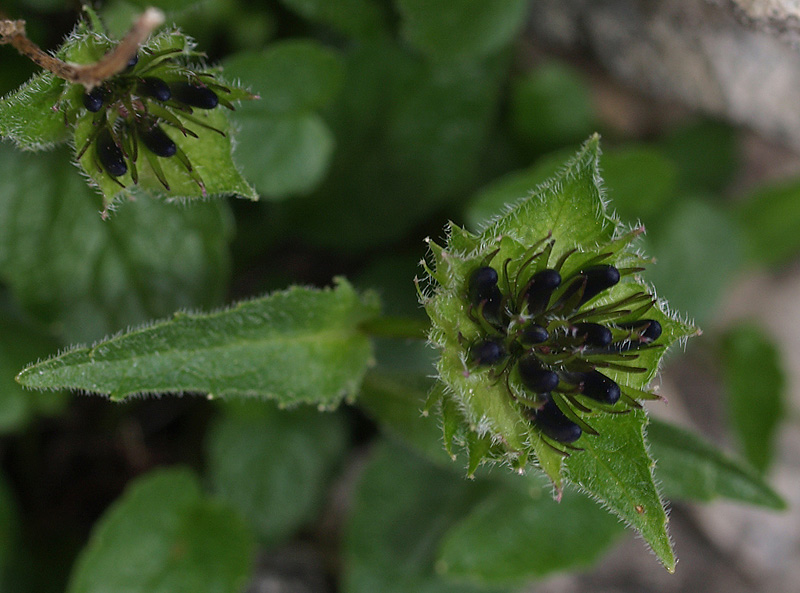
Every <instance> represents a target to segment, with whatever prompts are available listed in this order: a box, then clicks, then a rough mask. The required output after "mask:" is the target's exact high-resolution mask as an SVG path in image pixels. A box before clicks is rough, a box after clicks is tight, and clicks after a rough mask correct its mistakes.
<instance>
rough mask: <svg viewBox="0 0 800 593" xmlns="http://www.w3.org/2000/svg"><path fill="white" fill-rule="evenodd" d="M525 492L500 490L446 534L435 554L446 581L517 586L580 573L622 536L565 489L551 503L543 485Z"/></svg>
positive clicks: (596, 509) (604, 515) (607, 518)
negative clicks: (572, 572)
mask: <svg viewBox="0 0 800 593" xmlns="http://www.w3.org/2000/svg"><path fill="white" fill-rule="evenodd" d="M532 483H534V484H535V486H532V487H531V488H529V489H525V488H523V487H521V485H518V486H514V487H512V486H505V485H504V486H501V487H498V488H497V491H496V492H494V493H492V494H491V495H490V496H488V497H486V499H484V500H483V501H481V502H480V504H478V505H477V506H476V507H475V508H474V509H472V511H471V512H470V513H469V514H468V515H467V516H466V517H464V518H463V519H462V520H461V521H459V522H458V523H456V524H455V525H454V526H453V527H452V528H451V529H450V530H449V531H448V532H447V535H446V536H445V538H444V541H443V543H442V547H441V552H440V556H439V558H440V564H439V566H440V567H441V570H443V571H444V573H445V574H447V575H448V576H452V577H454V578H464V579H469V580H471V581H478V582H482V583H494V584H514V583H517V584H519V583H522V582H524V581H528V580H531V579H534V578H540V577H543V576H545V575H548V574H552V573H554V572H564V571H568V570H577V569H580V568H586V567H589V566H591V565H592V564H594V563H595V562H596V561H597V560H598V559H599V558H600V556H601V555H602V554H603V553H604V552H605V551H606V550H607V549H608V547H609V546H610V545H611V544H613V543H614V542H615V541H616V540H617V539H618V538H619V537H620V535H622V534H623V533H624V531H625V529H624V526H623V525H622V524H621V523H620V522H619V521H618V520H617V518H616V517H614V516H612V515H610V514H609V513H608V512H606V511H605V510H603V509H602V508H601V507H600V506H599V505H597V503H595V502H594V501H592V500H590V499H588V498H587V497H586V496H584V495H582V494H579V493H578V492H575V491H574V490H568V491H566V492H565V493H564V495H563V498H562V499H561V500H560V501H555V500H554V499H553V496H552V493H551V489H550V487H549V485H548V484H546V483H545V482H544V480H540V481H538V484H536V482H535V481H533V482H532Z"/></svg>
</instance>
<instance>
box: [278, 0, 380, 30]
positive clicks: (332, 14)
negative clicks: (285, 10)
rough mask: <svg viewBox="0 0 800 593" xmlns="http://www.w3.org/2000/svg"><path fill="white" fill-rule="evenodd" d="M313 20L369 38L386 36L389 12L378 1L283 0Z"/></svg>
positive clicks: (282, 0)
mask: <svg viewBox="0 0 800 593" xmlns="http://www.w3.org/2000/svg"><path fill="white" fill-rule="evenodd" d="M281 2H282V3H283V4H284V5H286V6H287V7H289V8H290V9H292V10H294V11H295V12H297V13H298V14H300V15H301V16H303V17H305V18H306V19H308V20H310V21H314V22H317V23H321V24H323V25H328V26H329V27H332V28H333V29H335V30H337V31H339V32H340V33H343V34H344V35H347V36H350V37H354V38H356V39H359V40H368V39H373V38H375V37H380V36H385V35H386V24H387V23H386V20H387V19H386V14H385V12H384V10H383V8H382V5H381V4H380V3H379V2H376V1H375V0H281Z"/></svg>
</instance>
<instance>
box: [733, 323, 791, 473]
mask: <svg viewBox="0 0 800 593" xmlns="http://www.w3.org/2000/svg"><path fill="white" fill-rule="evenodd" d="M720 353H721V362H722V369H723V379H724V383H725V386H726V391H727V396H728V397H727V404H728V406H727V407H728V414H729V416H730V419H731V423H732V425H733V428H734V430H735V431H736V433H737V435H738V437H739V441H740V443H741V444H742V446H743V449H744V456H745V458H746V459H747V460H748V461H749V462H750V463H751V464H753V466H754V467H755V468H756V469H758V470H759V471H761V472H762V473H764V472H766V470H767V469H768V468H769V464H770V462H771V461H772V453H773V449H774V445H775V436H776V429H777V427H778V424H779V422H780V420H781V418H782V416H783V409H784V407H783V394H784V390H785V387H786V378H785V373H784V370H783V367H782V365H781V361H780V353H779V351H778V347H777V346H776V344H775V342H774V341H773V340H772V339H771V338H770V337H769V336H768V335H766V334H765V333H764V331H763V330H762V329H761V328H759V327H758V326H756V325H753V324H740V325H737V326H734V327H732V328H730V329H729V330H728V331H726V332H725V335H724V336H723V337H722V344H721V352H720Z"/></svg>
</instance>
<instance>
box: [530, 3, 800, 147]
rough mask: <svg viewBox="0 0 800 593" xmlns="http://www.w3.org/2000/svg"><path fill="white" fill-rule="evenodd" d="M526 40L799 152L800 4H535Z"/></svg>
mask: <svg viewBox="0 0 800 593" xmlns="http://www.w3.org/2000/svg"><path fill="white" fill-rule="evenodd" d="M530 31H531V37H532V38H533V39H534V40H536V41H537V42H539V43H541V44H543V45H553V44H555V45H557V46H561V47H562V48H565V49H570V50H581V51H583V52H585V53H589V54H590V56H591V57H593V58H594V59H596V60H597V61H599V62H600V63H601V64H602V65H603V66H604V67H605V68H606V69H607V70H608V71H609V72H611V73H612V74H613V75H614V76H616V77H617V78H619V79H621V80H623V81H624V82H625V83H626V84H629V85H632V86H634V87H636V88H638V89H640V90H643V91H645V92H647V93H649V94H652V95H655V96H659V97H664V98H668V99H674V100H678V101H680V102H682V103H685V104H687V105H689V106H690V107H693V108H696V109H699V110H701V111H703V112H705V113H708V114H710V115H714V116H718V117H721V118H724V119H727V120H729V121H732V122H734V123H736V124H740V125H744V126H747V127H750V128H752V129H754V130H757V131H758V132H760V133H762V134H764V135H766V136H768V137H770V138H773V139H775V140H778V141H780V142H782V143H784V144H786V145H788V146H791V147H793V148H795V149H800V110H799V109H797V105H800V2H798V1H796V0H795V1H779V0H717V1H715V2H710V1H700V0H661V1H659V2H652V1H650V0H535V1H534V2H533V8H532V11H531V21H530Z"/></svg>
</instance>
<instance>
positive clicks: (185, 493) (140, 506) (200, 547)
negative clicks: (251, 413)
mask: <svg viewBox="0 0 800 593" xmlns="http://www.w3.org/2000/svg"><path fill="white" fill-rule="evenodd" d="M252 553H253V545H252V539H251V536H250V533H249V532H248V531H247V528H246V526H245V524H244V523H243V521H242V519H241V518H240V517H239V516H238V515H237V514H236V513H235V512H234V511H233V510H232V509H230V508H228V507H227V506H224V505H222V504H221V503H219V502H216V501H211V500H208V499H206V498H204V497H203V495H202V493H201V491H200V485H199V484H198V481H197V478H196V477H195V476H194V475H193V474H192V473H191V472H190V471H188V470H185V469H167V470H157V471H154V472H151V473H149V474H147V475H145V476H143V477H142V478H139V479H138V480H136V481H135V482H133V483H132V484H131V485H130V486H129V487H128V489H127V490H126V492H125V493H124V494H123V496H122V498H120V499H119V500H118V501H117V502H116V504H115V505H114V506H113V507H111V508H110V509H109V510H108V511H107V512H106V514H105V515H104V516H103V517H102V518H101V519H100V521H99V523H98V524H97V525H96V526H95V528H94V531H93V533H92V537H91V539H90V541H89V544H88V545H87V547H86V548H85V549H84V550H83V552H82V553H81V555H80V557H79V558H78V561H77V564H76V566H75V570H74V572H73V574H72V576H71V579H70V583H69V587H68V589H67V591H68V593H105V592H107V591H126V592H129V593H139V592H141V593H173V592H176V591H192V592H193V593H239V592H240V591H241V590H242V587H244V585H245V584H246V579H247V578H248V576H249V571H250V564H251V554H252Z"/></svg>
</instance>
